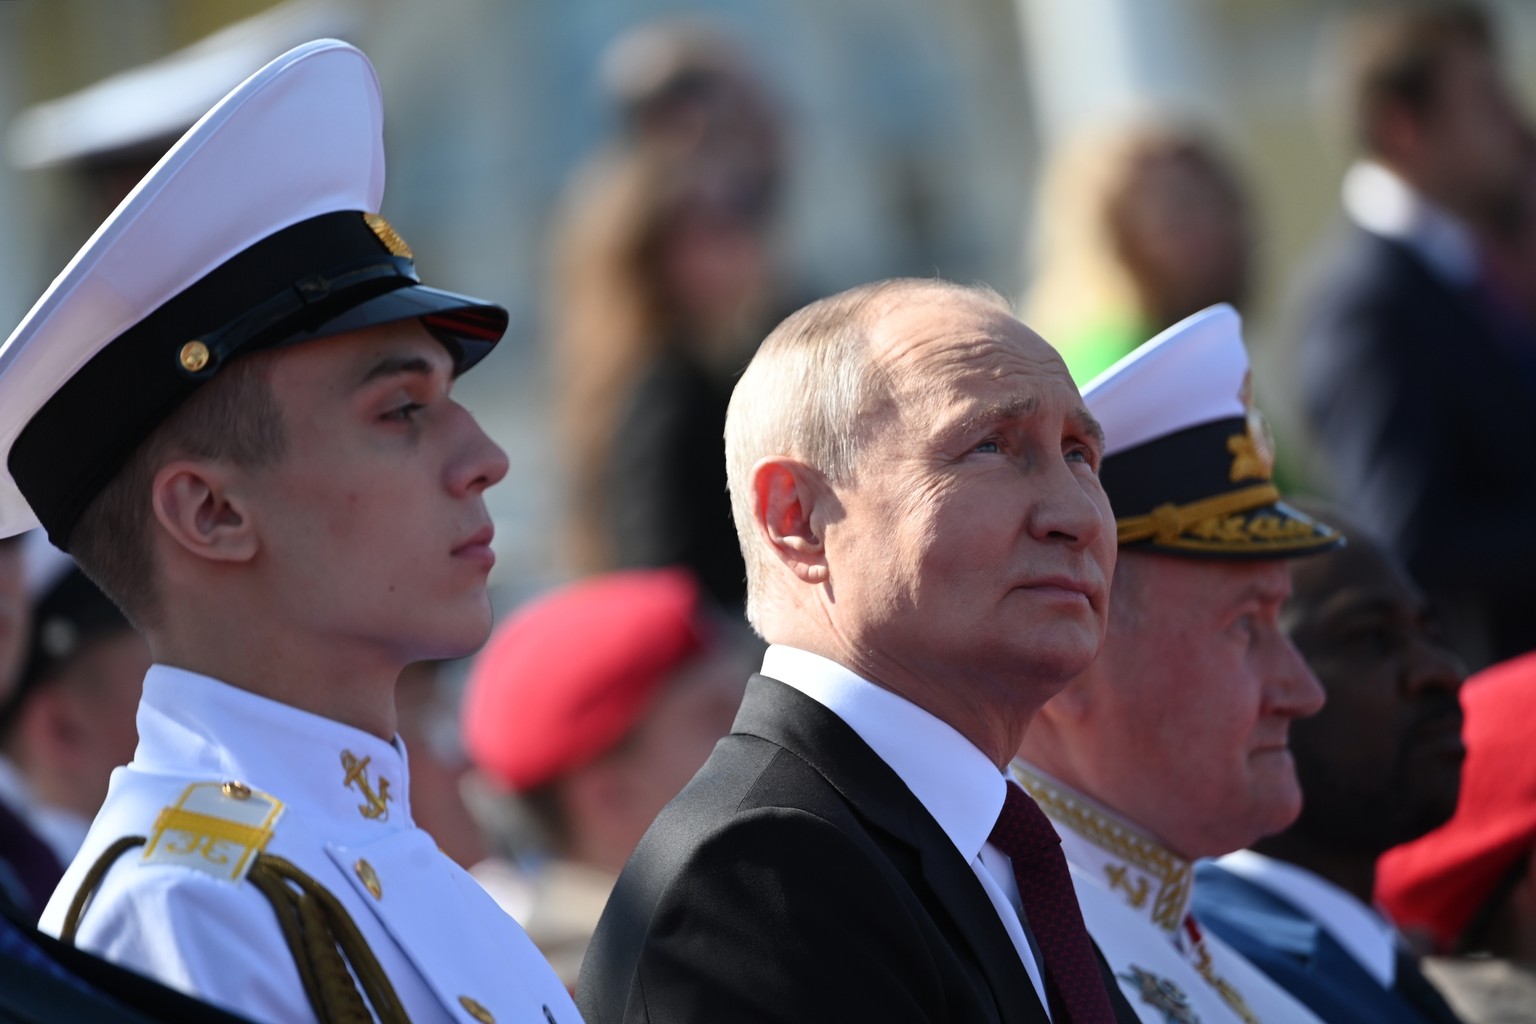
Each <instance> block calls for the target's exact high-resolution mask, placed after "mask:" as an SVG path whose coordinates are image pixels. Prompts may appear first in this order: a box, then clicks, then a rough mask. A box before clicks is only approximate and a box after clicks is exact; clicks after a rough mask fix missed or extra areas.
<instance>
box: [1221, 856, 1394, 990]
mask: <svg viewBox="0 0 1536 1024" xmlns="http://www.w3.org/2000/svg"><path fill="white" fill-rule="evenodd" d="M1216 863H1217V864H1219V865H1221V866H1222V867H1223V868H1226V869H1227V870H1228V871H1230V872H1232V873H1233V874H1234V875H1237V876H1238V877H1240V878H1245V879H1247V880H1248V881H1250V882H1252V883H1253V884H1254V885H1257V886H1258V887H1259V888H1261V889H1267V890H1269V891H1270V892H1272V893H1274V894H1275V895H1276V896H1279V897H1280V898H1281V899H1283V900H1287V901H1289V902H1291V903H1294V904H1295V905H1296V907H1297V909H1299V910H1301V911H1302V912H1303V913H1305V914H1306V915H1307V916H1308V917H1310V918H1312V919H1313V920H1314V921H1316V922H1317V924H1318V926H1319V927H1320V928H1322V929H1323V931H1325V932H1327V933H1328V934H1329V935H1330V936H1331V937H1332V938H1333V941H1335V942H1337V943H1338V944H1339V945H1340V946H1342V947H1344V952H1346V953H1348V954H1349V955H1350V956H1351V957H1353V958H1354V960H1355V962H1356V963H1358V964H1359V965H1360V966H1361V968H1363V969H1364V971H1365V973H1367V974H1369V975H1370V976H1371V977H1372V978H1375V979H1376V981H1377V982H1379V983H1380V984H1381V987H1382V988H1391V987H1392V983H1393V982H1394V981H1395V980H1396V979H1397V943H1398V936H1397V929H1396V928H1394V927H1392V925H1391V924H1390V923H1388V921H1387V919H1386V918H1384V917H1382V916H1381V914H1379V913H1377V912H1376V911H1375V910H1374V909H1372V908H1371V907H1368V906H1366V905H1365V904H1364V903H1361V902H1360V900H1359V899H1358V898H1357V897H1355V896H1354V895H1353V894H1351V893H1347V892H1345V891H1344V890H1343V889H1340V888H1339V887H1338V886H1336V885H1334V884H1333V883H1332V882H1330V881H1328V880H1327V879H1326V878H1323V877H1322V876H1320V875H1317V874H1314V873H1313V872H1311V871H1308V870H1307V869H1306V868H1299V867H1297V866H1296V865H1294V864H1288V863H1286V862H1285V861H1283V860H1276V859H1275V858H1273V857H1266V856H1264V855H1263V854H1262V853H1255V852H1254V851H1252V850H1238V851H1237V852H1236V853H1229V854H1227V855H1226V856H1225V857H1218V858H1217V859H1216Z"/></svg>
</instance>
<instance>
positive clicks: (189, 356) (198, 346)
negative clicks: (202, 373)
mask: <svg viewBox="0 0 1536 1024" xmlns="http://www.w3.org/2000/svg"><path fill="white" fill-rule="evenodd" d="M181 365H182V366H183V367H185V368H186V369H187V370H189V371H190V372H192V373H196V372H197V371H198V370H201V369H202V368H203V367H205V366H207V365H208V346H207V345H204V344H203V343H202V342H200V341H189V342H187V343H186V344H185V345H183V346H181Z"/></svg>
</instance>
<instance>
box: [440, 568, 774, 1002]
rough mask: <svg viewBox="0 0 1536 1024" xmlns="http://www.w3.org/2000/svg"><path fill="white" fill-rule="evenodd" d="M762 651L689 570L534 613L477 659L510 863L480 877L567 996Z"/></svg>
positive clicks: (490, 815) (492, 780)
mask: <svg viewBox="0 0 1536 1024" xmlns="http://www.w3.org/2000/svg"><path fill="white" fill-rule="evenodd" d="M748 644H749V640H748V638H747V635H746V633H745V630H744V629H740V628H736V629H733V628H732V624H731V623H730V622H729V621H727V620H726V619H725V617H724V616H723V615H722V614H720V613H719V612H718V611H716V610H715V607H714V605H712V604H711V603H710V602H709V600H708V598H707V596H706V595H704V593H703V592H702V590H701V587H700V585H699V583H698V581H697V579H696V578H695V577H694V576H693V575H692V574H691V573H689V572H688V571H687V570H684V569H679V568H667V569H640V570H628V571H623V572H615V573H610V574H606V575H601V576H595V577H592V578H589V579H586V580H582V581H579V582H576V583H572V584H569V585H567V586H565V587H562V588H560V589H558V590H556V591H554V592H553V593H550V594H547V595H544V596H543V597H540V598H537V599H535V600H534V601H532V602H530V603H529V604H528V605H526V606H525V607H524V608H522V609H521V610H520V611H519V612H517V614H516V615H514V616H513V617H512V618H511V619H510V620H509V621H508V622H507V623H505V624H504V625H503V626H501V627H500V628H499V629H498V630H497V631H496V633H495V635H494V636H493V637H492V639H491V641H490V643H489V644H487V645H486V648H485V650H484V651H482V652H481V653H480V655H479V657H478V658H477V660H476V662H475V664H474V667H473V669H472V670H471V673H470V678H469V686H468V690H467V692H466V693H465V697H464V708H463V733H464V745H465V748H466V750H467V751H468V753H469V755H470V758H471V760H472V761H473V762H474V764H475V767H476V769H477V770H478V772H479V775H480V777H481V779H482V780H483V781H484V782H486V783H487V784H488V787H487V788H488V789H490V790H492V791H494V793H495V794H496V795H495V796H493V798H492V799H490V800H486V799H481V800H480V801H478V803H479V805H480V806H479V809H480V810H481V813H482V818H485V819H488V820H487V826H488V831H490V832H492V833H493V840H494V842H495V845H497V846H498V847H499V850H498V853H499V854H500V856H498V857H493V858H491V859H488V860H486V861H484V862H482V863H481V864H479V865H477V866H475V867H474V868H472V869H471V873H472V874H473V875H474V876H475V877H476V878H478V879H479V880H480V882H481V884H483V885H484V886H485V887H486V888H487V889H488V890H489V891H490V892H491V894H492V895H493V896H495V897H496V898H497V900H498V901H499V902H500V903H501V904H502V906H503V908H504V909H506V910H507V912H508V913H510V914H512V916H514V917H516V918H517V919H518V921H519V923H520V924H522V925H523V927H524V928H525V929H527V931H528V934H529V935H530V936H531V937H532V938H533V940H534V942H535V944H537V945H538V947H539V948H540V950H541V951H542V952H543V953H544V955H545V956H546V957H548V958H549V960H550V962H551V963H552V964H553V965H554V967H555V970H556V972H557V973H558V974H559V975H560V977H561V979H562V980H563V981H565V982H566V984H567V985H568V986H570V987H572V988H574V987H575V984H576V975H577V971H578V970H579V968H580V966H581V960H582V957H583V955H584V954H585V952H586V948H587V943H588V941H589V940H590V939H591V936H592V930H593V928H594V927H595V926H596V925H597V920H598V917H599V916H600V915H601V913H602V910H603V906H604V904H605V903H606V902H607V900H608V894H609V892H610V891H611V890H612V888H613V883H614V880H615V879H616V878H617V877H618V873H619V870H620V869H621V868H622V867H623V866H624V862H625V861H626V860H628V859H629V855H630V854H631V853H632V852H633V851H634V848H635V846H636V844H638V843H639V841H640V837H641V836H642V835H644V834H645V830H646V829H647V828H649V827H650V824H651V822H652V820H653V819H655V817H656V815H657V814H658V813H659V812H660V811H661V809H662V807H663V806H665V805H666V803H667V801H669V800H671V799H672V797H674V796H676V795H677V793H678V791H679V790H681V789H682V788H683V786H684V785H685V784H686V783H687V782H688V780H689V779H690V778H692V777H693V774H694V773H695V772H696V771H698V769H699V766H700V765H702V764H703V763H704V760H705V758H706V757H708V756H709V752H710V750H711V749H712V748H713V747H714V745H715V741H716V740H718V739H719V738H720V737H722V736H724V735H725V734H726V733H727V732H728V731H729V730H730V727H731V720H732V718H733V717H734V716H735V714H736V709H737V706H738V705H739V704H740V703H741V695H742V690H743V688H744V685H745V683H744V680H745V679H746V676H747V674H748V671H749V669H750V650H749V646H748ZM484 795H485V794H482V797H483V796H484ZM498 797H499V798H498ZM513 801H515V802H513ZM530 820H531V824H532V825H533V826H534V829H533V831H534V832H535V833H536V835H535V836H534V837H533V838H532V840H531V841H530V839H529V836H528V834H527V833H528V830H527V828H526V825H527V824H528V823H529V821H530ZM520 826H524V827H523V828H522V832H523V834H522V835H521V836H519V835H518V832H519V827H520ZM520 846H521V847H523V848H522V849H518V847H520Z"/></svg>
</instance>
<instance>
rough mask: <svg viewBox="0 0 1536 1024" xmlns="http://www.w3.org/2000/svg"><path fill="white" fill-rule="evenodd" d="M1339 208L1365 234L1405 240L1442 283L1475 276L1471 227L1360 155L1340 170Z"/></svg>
mask: <svg viewBox="0 0 1536 1024" xmlns="http://www.w3.org/2000/svg"><path fill="white" fill-rule="evenodd" d="M1344 212H1345V213H1346V214H1348V216H1349V219H1350V220H1352V221H1354V222H1355V224H1356V225H1357V226H1359V227H1361V228H1364V229H1365V230H1366V231H1369V232H1370V233H1371V234H1373V235H1376V236H1378V237H1380V238H1387V239H1391V240H1392V241H1394V242H1399V243H1401V244H1402V245H1404V246H1407V248H1408V249H1409V250H1411V251H1412V252H1413V254H1414V255H1415V256H1417V257H1419V259H1421V260H1423V261H1424V264H1425V265H1426V266H1428V267H1429V269H1430V270H1431V271H1433V272H1434V274H1435V275H1436V276H1437V277H1439V278H1440V279H1441V280H1442V281H1444V282H1445V283H1447V284H1450V285H1456V286H1460V287H1468V286H1470V285H1472V284H1473V283H1474V282H1475V281H1476V280H1477V277H1478V263H1477V245H1476V243H1475V242H1474V241H1473V239H1472V232H1471V231H1470V230H1469V229H1468V228H1467V226H1466V225H1465V224H1463V223H1462V222H1461V221H1459V220H1457V219H1456V218H1455V217H1453V216H1452V215H1451V214H1449V213H1447V212H1446V211H1445V210H1442V209H1441V208H1440V207H1438V206H1436V205H1435V204H1434V203H1431V202H1430V201H1429V200H1427V199H1425V198H1424V197H1423V196H1421V195H1419V194H1418V193H1417V192H1415V191H1414V190H1413V189H1412V188H1411V187H1409V185H1408V183H1407V182H1405V181H1403V179H1401V178H1399V177H1398V176H1397V175H1395V174H1393V173H1392V172H1391V171H1389V170H1387V169H1386V168H1385V167H1383V166H1381V164H1378V163H1374V162H1372V161H1370V160H1361V161H1358V162H1356V163H1355V164H1354V165H1353V166H1351V167H1350V169H1349V170H1348V171H1347V172H1346V173H1345V175H1344Z"/></svg>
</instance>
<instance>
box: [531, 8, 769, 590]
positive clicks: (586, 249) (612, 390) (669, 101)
mask: <svg viewBox="0 0 1536 1024" xmlns="http://www.w3.org/2000/svg"><path fill="white" fill-rule="evenodd" d="M605 72H606V73H605V80H606V82H607V85H608V88H609V91H610V93H611V95H612V96H613V98H614V100H615V102H616V104H617V105H618V107H619V108H620V111H621V114H622V115H623V132H622V134H621V136H620V138H619V139H618V140H617V141H616V142H615V143H614V144H612V145H611V146H609V147H608V148H607V149H605V150H603V151H602V152H600V153H598V154H597V155H596V156H594V157H593V159H592V160H591V161H590V162H589V163H588V164H587V166H586V167H585V168H583V169H582V170H581V171H580V172H579V173H578V175H577V177H576V179H575V180H574V182H573V184H572V186H571V188H570V190H569V194H568V196H567V198H566V202H565V204H564V207H563V210H562V212H561V214H560V216H559V218H558V221H557V225H556V228H555V236H556V253H555V259H556V264H555V274H556V282H555V305H554V308H553V309H552V311H551V314H550V321H551V324H550V326H551V332H552V339H553V346H554V351H553V361H554V368H555V375H556V387H557V394H558V398H557V401H558V411H559V418H560V422H561V427H562V431H563V436H565V437H567V438H569V439H570V441H571V444H572V451H571V453H570V454H571V458H570V479H569V485H570V501H571V515H570V519H569V523H570V529H569V534H568V537H567V540H568V545H569V549H570V550H569V553H570V557H571V560H572V566H573V568H574V569H576V570H577V571H578V572H582V573H590V572H598V571H606V570H610V569H614V568H625V567H639V566H650V567H656V566H663V565H672V564H680V565H686V566H687V567H689V568H690V569H691V570H693V572H694V573H695V574H697V576H698V577H699V579H700V582H701V583H702V584H703V586H704V588H705V589H706V590H707V591H708V592H709V593H710V594H711V596H712V597H714V599H715V600H717V601H719V602H720V603H721V604H722V605H723V606H726V607H732V608H737V607H740V606H741V604H742V602H743V600H744V596H745V589H746V582H745V580H746V577H745V568H744V566H743V564H742V561H741V554H740V550H739V548H738V546H737V543H736V536H735V531H734V529H733V527H732V525H731V517H730V504H729V502H728V501H727V499H726V494H725V456H724V446H723V442H722V440H721V432H722V430H723V428H724V424H725V409H726V405H727V403H728V401H729V399H730V393H731V387H732V385H733V384H734V382H735V378H736V375H737V374H738V373H739V372H740V369H741V367H743V366H744V365H745V364H746V361H747V359H749V358H750V357H751V354H752V351H753V349H754V348H755V347H756V344H757V341H758V340H759V339H760V338H762V336H763V335H764V334H766V333H767V330H768V328H769V327H771V326H772V323H771V321H772V319H773V318H774V317H775V315H776V314H780V313H782V312H783V310H782V309H780V308H778V307H779V300H778V299H777V297H776V286H775V284H774V274H773V269H772V266H771V247H772V245H771V244H772V226H773V220H774V214H775V210H776V203H777V198H778V192H779V184H780V178H781V176H782V174H781V165H782V155H781V152H780V144H779V135H778V127H777V121H776V117H775V115H774V113H773V110H772V107H771V106H770V104H769V103H768V100H767V98H766V94H765V93H764V91H763V90H762V88H761V87H760V86H759V85H758V84H757V82H756V79H755V78H754V76H753V75H752V74H751V72H750V71H749V70H748V69H747V68H746V66H745V63H744V61H743V59H742V57H741V56H740V55H739V54H738V53H737V52H736V51H735V50H734V49H733V48H732V47H730V46H729V45H728V44H727V43H725V42H724V41H723V40H721V39H720V38H718V37H717V36H714V35H712V34H710V33H708V32H706V31H704V30H702V29H699V28H697V27H695V26H691V25H686V24H673V25H659V26H653V27H648V28H646V29H643V30H640V31H639V32H637V33H636V34H634V35H632V36H629V37H625V38H624V39H622V40H621V41H620V42H619V43H618V44H616V46H615V47H614V50H613V52H612V53H610V55H609V58H608V60H607V62H606V68H605Z"/></svg>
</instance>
